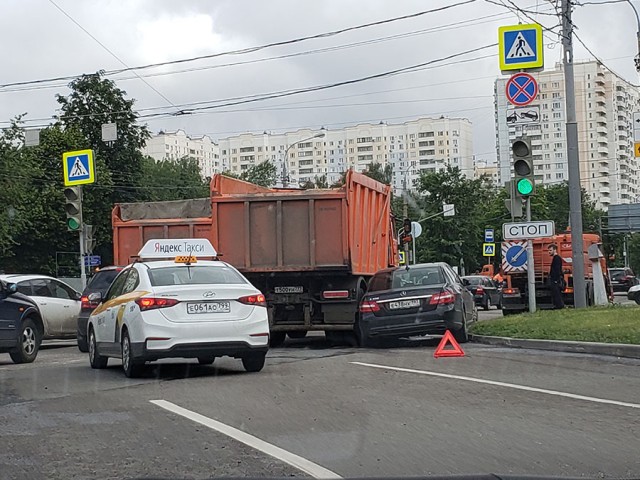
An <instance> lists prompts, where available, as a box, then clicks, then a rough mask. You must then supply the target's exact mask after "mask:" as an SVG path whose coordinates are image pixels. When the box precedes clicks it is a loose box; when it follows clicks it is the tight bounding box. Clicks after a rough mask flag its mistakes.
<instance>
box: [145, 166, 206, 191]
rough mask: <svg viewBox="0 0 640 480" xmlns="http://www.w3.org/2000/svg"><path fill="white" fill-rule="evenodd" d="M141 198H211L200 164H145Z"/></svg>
mask: <svg viewBox="0 0 640 480" xmlns="http://www.w3.org/2000/svg"><path fill="white" fill-rule="evenodd" d="M140 190H141V194H140V196H141V197H144V199H145V200H149V201H164V200H184V199H188V198H204V197H208V196H209V183H208V182H207V181H206V180H205V179H203V178H202V175H201V174H200V167H199V166H198V162H197V160H195V159H193V158H188V157H185V158H182V159H180V160H176V161H174V160H162V161H158V162H157V161H155V160H154V159H153V158H151V157H146V158H144V159H143V161H142V181H141V185H140Z"/></svg>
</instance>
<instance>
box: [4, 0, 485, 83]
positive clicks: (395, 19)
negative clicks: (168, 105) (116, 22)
mask: <svg viewBox="0 0 640 480" xmlns="http://www.w3.org/2000/svg"><path fill="white" fill-rule="evenodd" d="M49 1H51V2H52V3H53V0H49ZM476 1H477V0H464V1H461V2H457V3H452V4H451V5H445V6H442V7H438V8H433V9H429V10H423V11H420V12H416V13H411V14H408V15H402V16H399V17H393V18H388V19H385V20H378V21H376V22H370V23H364V24H360V25H355V26H352V27H346V28H341V29H338V30H332V31H329V32H323V33H318V34H314V35H308V36H305V37H298V38H294V39H290V40H282V41H278V42H271V43H267V44H263V45H258V46H253V47H247V48H241V49H236V50H229V51H225V52H219V53H213V54H209V55H200V56H196V57H188V58H182V59H177V60H170V61H166V62H157V63H149V64H146V65H139V66H137V67H126V68H122V69H119V70H112V71H110V72H109V73H110V74H117V73H123V72H129V71H133V70H146V69H149V68H156V67H163V66H167V65H177V64H182V63H188V62H194V61H198V60H206V59H212V58H218V57H222V56H227V55H243V54H247V53H254V52H258V51H260V50H264V49H267V48H272V47H279V46H284V45H291V44H295V43H300V42H305V41H308V40H314V39H320V38H327V37H333V36H336V35H340V34H343V33H346V32H351V31H354V30H360V29H364V28H369V27H374V26H379V25H385V24H388V23H393V22H398V21H402V20H408V19H412V18H418V17H421V16H424V15H428V14H431V13H437V12H442V11H445V10H449V9H451V8H455V7H459V6H461V5H467V4H470V3H474V2H476ZM56 6H57V5H56ZM58 8H59V7H58ZM61 11H62V10H61ZM63 13H64V12H63ZM65 15H66V13H65ZM74 23H75V21H74ZM80 28H82V27H80ZM83 30H84V28H83ZM87 33H88V32H87ZM88 34H89V35H91V34H90V33H88ZM92 38H93V36H92ZM94 39H95V38H94ZM95 40H96V41H98V40H97V39H95ZM98 43H99V42H98ZM105 48H106V47H105ZM112 55H113V54H112ZM114 56H115V55H114ZM116 58H117V57H116ZM77 77H78V75H66V76H60V77H52V78H44V79H39V80H28V81H21V82H12V83H6V84H1V85H0V88H5V87H13V86H18V85H30V84H37V83H47V82H53V81H58V82H59V81H63V80H73V79H74V78H77Z"/></svg>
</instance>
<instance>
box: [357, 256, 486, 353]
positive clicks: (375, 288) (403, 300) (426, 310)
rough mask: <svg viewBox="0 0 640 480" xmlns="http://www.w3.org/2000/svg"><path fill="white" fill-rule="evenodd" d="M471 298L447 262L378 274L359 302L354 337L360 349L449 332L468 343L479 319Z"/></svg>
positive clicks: (390, 269) (460, 340)
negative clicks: (471, 327)
mask: <svg viewBox="0 0 640 480" xmlns="http://www.w3.org/2000/svg"><path fill="white" fill-rule="evenodd" d="M477 312H478V310H477V308H476V305H475V303H474V301H473V295H472V294H471V292H470V291H469V290H468V289H467V288H466V287H465V286H464V285H463V283H462V280H461V279H460V277H459V276H458V275H457V274H456V273H455V272H454V271H453V269H452V268H451V267H450V266H449V265H448V264H446V263H423V264H418V265H411V266H408V267H394V268H387V269H384V270H380V271H379V272H377V273H376V274H375V275H374V276H373V278H372V279H371V280H370V282H369V288H368V290H367V293H366V295H365V296H364V298H363V299H362V302H361V304H360V318H359V320H358V325H357V333H358V336H359V340H360V344H361V345H362V346H371V345H374V344H376V343H377V340H380V339H385V338H403V337H412V336H419V335H442V334H444V333H445V331H446V330H451V332H452V333H453V335H454V337H455V338H456V340H457V341H458V342H467V341H468V336H467V327H468V325H469V324H470V323H471V322H473V321H475V320H476V319H477Z"/></svg>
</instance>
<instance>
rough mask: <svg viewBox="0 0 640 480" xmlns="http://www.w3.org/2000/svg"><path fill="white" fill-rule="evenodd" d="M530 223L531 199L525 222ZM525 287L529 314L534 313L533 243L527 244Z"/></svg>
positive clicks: (534, 276) (528, 201) (528, 200)
mask: <svg viewBox="0 0 640 480" xmlns="http://www.w3.org/2000/svg"><path fill="white" fill-rule="evenodd" d="M530 221H531V197H528V198H527V222H530ZM527 287H528V291H529V313H535V311H536V272H535V271H534V270H533V242H527Z"/></svg>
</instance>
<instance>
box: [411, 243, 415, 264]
mask: <svg viewBox="0 0 640 480" xmlns="http://www.w3.org/2000/svg"><path fill="white" fill-rule="evenodd" d="M412 238H413V237H412ZM411 245H413V259H412V260H413V261H412V262H411V263H412V264H414V265H415V264H416V239H415V238H414V239H413V240H411Z"/></svg>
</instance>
